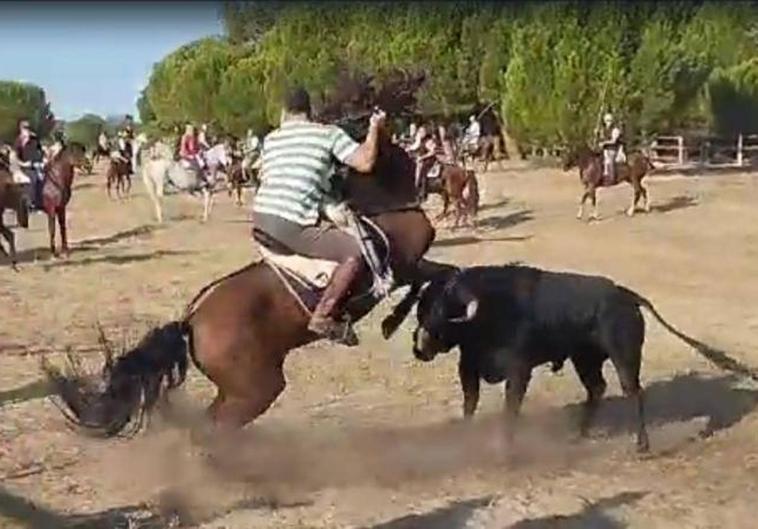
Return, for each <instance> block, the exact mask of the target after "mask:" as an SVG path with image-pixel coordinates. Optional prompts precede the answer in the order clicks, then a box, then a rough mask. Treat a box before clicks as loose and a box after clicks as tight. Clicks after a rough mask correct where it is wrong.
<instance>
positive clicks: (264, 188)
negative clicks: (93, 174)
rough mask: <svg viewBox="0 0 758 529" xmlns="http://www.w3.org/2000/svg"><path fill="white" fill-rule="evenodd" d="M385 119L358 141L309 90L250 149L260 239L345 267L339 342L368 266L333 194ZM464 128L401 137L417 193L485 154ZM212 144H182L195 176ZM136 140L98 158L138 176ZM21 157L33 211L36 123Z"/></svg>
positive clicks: (198, 131)
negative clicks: (342, 172) (341, 171)
mask: <svg viewBox="0 0 758 529" xmlns="http://www.w3.org/2000/svg"><path fill="white" fill-rule="evenodd" d="M385 119H386V118H385V114H384V113H383V112H382V111H380V110H377V111H376V112H375V113H374V114H373V115H372V116H371V118H370V126H369V130H368V134H367V136H366V138H365V140H364V141H363V142H362V143H358V142H356V141H355V140H354V139H353V138H352V137H350V136H349V135H348V134H347V133H346V132H345V131H343V130H342V129H341V128H339V127H338V126H336V125H325V124H320V123H317V122H316V121H313V120H312V117H311V103H310V96H309V94H308V92H307V91H306V90H305V89H303V88H297V89H294V90H292V91H291V92H289V93H288V95H287V97H286V99H285V104H284V109H283V113H282V119H281V124H280V127H279V128H277V129H275V130H273V131H272V132H270V133H269V134H268V135H267V136H266V137H265V139H264V141H263V142H259V141H258V138H257V137H256V136H255V134H253V132H252V131H248V133H247V136H246V138H245V140H244V141H243V142H242V147H241V150H242V153H241V154H242V156H243V157H245V156H246V155H249V154H250V153H259V157H260V160H259V162H260V167H262V175H261V176H260V186H259V188H258V191H257V193H256V199H255V201H254V204H253V223H254V226H255V228H254V232H253V237H254V238H255V239H256V240H258V242H260V243H264V242H269V243H270V241H271V240H273V241H276V242H277V243H279V244H280V245H281V246H283V247H286V248H288V249H290V250H291V251H292V252H294V253H296V254H300V255H303V256H306V257H310V258H318V259H324V260H328V261H333V262H336V263H338V266H337V267H336V269H335V271H334V272H333V274H332V276H331V278H330V280H329V282H328V284H327V286H326V288H325V289H324V291H323V293H322V296H321V299H320V301H319V303H318V304H317V306H316V308H315V309H314V311H313V313H312V316H311V320H310V325H309V329H310V330H311V331H312V332H314V333H316V334H318V335H320V336H322V337H326V338H329V339H332V340H334V341H337V342H340V343H353V342H354V341H355V340H356V338H355V335H354V333H353V331H352V327H351V325H350V322H349V321H347V320H345V319H344V318H343V316H342V313H343V310H342V308H343V307H342V306H343V304H344V302H345V300H346V298H347V296H348V293H349V292H350V290H351V288H352V286H353V283H354V282H355V280H356V278H357V277H358V276H359V275H360V273H361V271H362V269H363V267H364V266H365V263H364V261H363V257H362V256H363V250H362V248H361V246H360V243H359V242H358V241H357V240H356V239H355V238H354V237H353V236H351V235H349V234H347V233H346V232H344V231H342V230H341V229H339V228H337V227H336V226H335V225H334V224H333V223H331V222H330V221H329V220H328V219H327V218H326V217H325V215H324V214H323V212H324V206H325V205H326V204H327V203H329V201H330V200H331V197H330V196H329V192H328V190H329V189H330V179H331V177H332V175H333V174H334V169H335V167H334V161H335V160H337V161H339V162H340V163H342V164H345V165H347V166H349V167H351V168H353V169H354V170H356V171H359V172H363V173H371V171H372V170H373V166H374V163H375V161H376V159H377V153H378V142H379V136H380V135H381V134H382V133H383V129H384V126H385ZM456 129H457V130H456ZM460 129H461V127H459V126H458V127H456V126H455V124H454V125H452V126H449V127H445V126H438V127H437V130H433V128H432V127H431V126H429V125H418V124H417V123H411V125H410V127H409V129H408V132H407V135H405V136H404V137H401V138H398V137H396V136H395V137H393V141H394V142H395V143H397V144H400V145H403V146H404V147H405V148H406V150H407V152H409V153H410V154H411V156H412V157H413V158H414V159H415V161H416V162H417V163H416V183H417V186H418V189H420V190H423V189H424V184H423V180H425V179H426V178H427V177H434V175H435V170H436V171H439V169H436V168H437V167H439V165H440V164H444V163H459V162H461V161H464V160H465V156H466V155H471V154H474V153H476V152H477V151H478V149H479V148H480V140H481V138H482V134H483V131H482V126H481V123H480V121H479V117H477V116H475V115H472V116H470V118H469V123H468V126H467V127H466V128H465V129H464V130H460ZM602 130H603V132H602V135H603V136H602V143H601V144H600V146H601V148H602V150H603V159H604V166H605V168H606V171H607V173H608V174H610V175H613V172H614V163H615V162H619V161H621V159H622V157H623V156H624V148H623V141H622V137H621V130H620V127H618V126H616V124H615V123H614V120H613V117H612V116H611V115H610V114H606V115H605V116H604V118H603V127H602ZM208 136H209V134H208V126H207V125H206V124H203V125H201V126H200V127H199V128H196V127H195V126H194V125H192V124H187V125H186V127H185V130H184V133H183V134H182V135H181V137H180V138H179V141H178V145H177V157H178V159H179V160H180V162H181V163H182V164H183V165H184V166H185V167H186V168H187V169H191V170H196V171H200V172H202V171H203V170H204V168H205V167H206V162H205V158H204V156H203V153H204V152H205V151H206V150H207V149H209V148H210V141H209V140H210V138H209V137H208ZM133 139H134V132H133V130H132V128H131V126H130V124H127V126H125V127H124V128H123V129H122V130H121V131H119V133H118V136H117V138H116V140H115V142H113V143H111V142H109V141H108V138H107V136H106V135H105V134H104V133H103V134H101V135H100V138H99V141H98V151H97V152H98V153H99V154H101V155H107V156H109V157H111V158H112V159H113V158H116V159H119V160H122V161H123V162H125V163H128V165H129V166H130V167H131V168H133V166H134V164H133V157H134V152H133ZM60 141H62V139H60ZM14 153H15V155H16V156H17V157H18V160H19V165H20V167H21V170H22V171H23V173H24V174H25V175H26V176H27V178H28V179H29V180H30V181H31V182H32V189H33V190H34V191H33V195H34V196H33V198H32V204H33V205H34V206H36V207H39V204H40V201H39V199H40V187H41V186H40V184H41V172H40V168H41V167H42V164H43V163H44V153H43V150H42V146H41V144H40V142H39V140H38V138H37V136H36V135H35V134H34V132H33V131H32V130H31V128H30V126H29V123H28V122H27V121H22V122H21V123H20V124H19V135H18V138H17V140H16V143H15V145H14ZM464 163H465V162H464Z"/></svg>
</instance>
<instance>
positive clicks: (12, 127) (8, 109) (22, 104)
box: [0, 81, 55, 142]
mask: <svg viewBox="0 0 758 529" xmlns="http://www.w3.org/2000/svg"><path fill="white" fill-rule="evenodd" d="M21 119H28V120H29V122H30V124H31V126H32V127H33V128H34V130H36V131H37V134H39V135H40V137H42V138H44V137H46V136H47V135H48V134H49V133H50V131H51V130H52V129H53V127H54V126H55V118H54V116H53V114H52V112H51V111H50V104H49V103H48V101H47V98H46V97H45V91H44V90H42V89H41V88H40V87H38V86H35V85H32V84H26V83H18V82H14V81H0V141H5V142H12V141H13V140H14V139H15V137H16V134H17V132H18V122H19V120H21Z"/></svg>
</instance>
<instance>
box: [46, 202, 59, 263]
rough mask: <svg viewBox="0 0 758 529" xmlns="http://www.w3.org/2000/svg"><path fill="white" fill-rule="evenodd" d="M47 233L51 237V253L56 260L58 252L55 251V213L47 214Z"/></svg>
mask: <svg viewBox="0 0 758 529" xmlns="http://www.w3.org/2000/svg"><path fill="white" fill-rule="evenodd" d="M47 233H48V235H49V237H50V253H51V254H52V256H53V258H56V257H58V251H57V250H56V249H55V212H52V213H48V214H47Z"/></svg>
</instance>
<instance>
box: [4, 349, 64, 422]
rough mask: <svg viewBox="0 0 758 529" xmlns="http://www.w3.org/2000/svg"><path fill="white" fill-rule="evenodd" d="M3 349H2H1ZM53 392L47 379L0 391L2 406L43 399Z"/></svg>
mask: <svg viewBox="0 0 758 529" xmlns="http://www.w3.org/2000/svg"><path fill="white" fill-rule="evenodd" d="M1 350H2V349H0V351H1ZM52 394H53V388H52V386H50V384H48V382H47V380H43V379H40V380H35V381H34V382H30V383H28V384H25V385H23V386H20V387H18V388H13V389H9V390H5V391H0V408H2V407H3V406H5V405H6V404H13V403H15V402H25V401H27V400H32V399H41V398H43V397H47V396H49V395H52Z"/></svg>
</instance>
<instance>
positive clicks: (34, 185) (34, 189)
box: [13, 120, 44, 210]
mask: <svg viewBox="0 0 758 529" xmlns="http://www.w3.org/2000/svg"><path fill="white" fill-rule="evenodd" d="M18 129H19V133H18V137H17V138H16V142H15V144H14V145H13V149H14V154H15V156H16V158H17V159H18V165H19V167H20V169H21V172H23V174H24V175H25V176H26V177H27V178H28V179H29V182H30V184H31V185H30V187H29V201H30V203H31V206H32V208H33V209H36V210H39V209H41V208H42V180H43V174H42V166H43V163H44V153H43V151H42V145H41V144H40V142H39V140H38V139H37V135H36V134H35V133H34V131H32V129H31V126H30V125H29V122H28V121H27V120H21V121H20V122H19V125H18Z"/></svg>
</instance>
